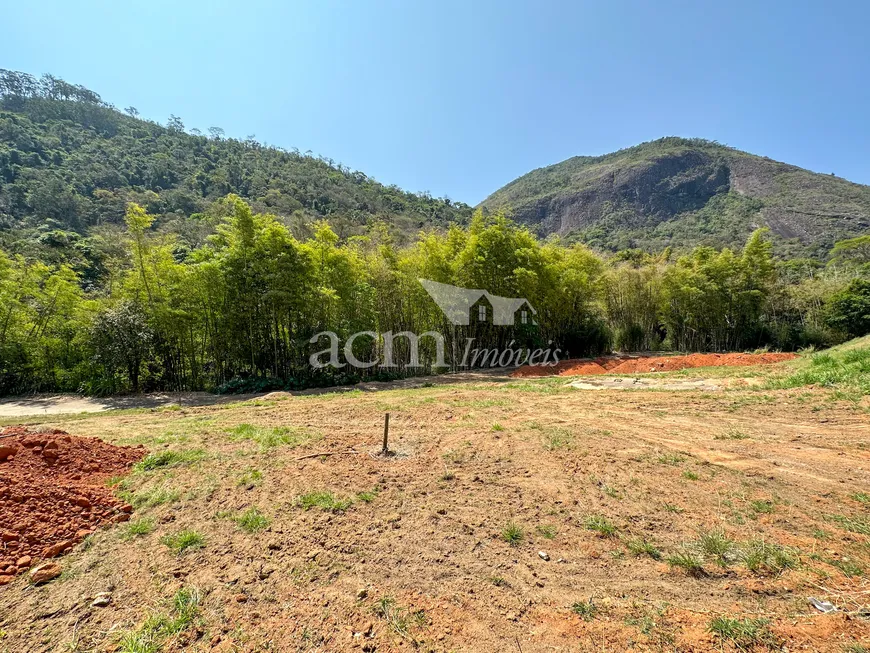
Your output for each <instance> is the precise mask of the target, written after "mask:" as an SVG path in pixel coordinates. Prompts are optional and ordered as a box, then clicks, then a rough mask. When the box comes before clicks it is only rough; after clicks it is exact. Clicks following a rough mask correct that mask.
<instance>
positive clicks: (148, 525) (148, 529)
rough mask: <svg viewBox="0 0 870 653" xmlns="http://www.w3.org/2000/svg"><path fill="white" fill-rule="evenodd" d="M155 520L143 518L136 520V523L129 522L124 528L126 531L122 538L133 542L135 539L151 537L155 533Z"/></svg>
mask: <svg viewBox="0 0 870 653" xmlns="http://www.w3.org/2000/svg"><path fill="white" fill-rule="evenodd" d="M154 528H155V526H154V520H153V519H148V518H143V519H136V520H134V521H130V522H127V524H126V525H125V526H124V531H123V534H122V536H121V537H122V538H123V539H125V540H132V539H133V538H135V537H142V536H143V535H149V534H151V533H153V532H154Z"/></svg>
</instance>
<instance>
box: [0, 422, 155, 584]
mask: <svg viewBox="0 0 870 653" xmlns="http://www.w3.org/2000/svg"><path fill="white" fill-rule="evenodd" d="M145 453H146V452H145V449H144V448H143V447H116V446H114V445H111V444H107V443H106V442H103V441H102V440H100V439H98V438H81V437H75V436H72V435H68V434H67V433H65V432H63V431H55V430H51V431H46V432H39V433H31V432H29V431H28V430H27V429H26V428H24V427H18V426H16V427H11V428H7V429H5V430H0V585H6V584H8V583H10V582H11V581H12V579H13V577H14V576H15V574H17V573H19V572H22V571H25V570H27V569H28V568H29V567H30V566H31V565H33V564H35V563H36V562H37V561H39V560H42V559H48V558H54V557H56V556H59V555H61V554H63V553H66V552H67V551H69V550H70V549H72V547H73V546H74V545H75V544H76V543H78V542H80V541H81V540H82V539H84V538H85V537H87V536H88V535H90V534H91V533H93V532H94V530H96V529H97V528H98V527H100V526H102V525H105V524H109V523H118V522H123V521H127V520H128V519H129V518H130V512H131V511H132V508H131V507H130V506H129V505H126V504H125V503H124V502H123V501H120V500H119V499H118V498H117V497H115V495H114V494H113V492H112V490H111V489H109V488H108V487H107V485H106V481H107V480H108V479H110V478H111V477H113V476H118V475H120V474H125V473H127V472H128V471H129V469H130V466H131V465H132V464H133V463H134V462H136V461H137V460H140V459H141V458H142V457H143V456H144V455H145Z"/></svg>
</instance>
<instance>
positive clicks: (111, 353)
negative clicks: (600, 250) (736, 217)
mask: <svg viewBox="0 0 870 653" xmlns="http://www.w3.org/2000/svg"><path fill="white" fill-rule="evenodd" d="M198 219H200V220H205V221H207V222H208V224H207V225H206V228H207V229H208V230H209V231H210V232H211V235H210V236H208V237H207V239H206V240H205V243H204V244H203V245H202V246H200V247H198V248H196V249H193V250H190V249H188V248H185V247H182V246H180V243H179V240H178V236H177V235H175V234H172V233H167V232H160V231H158V230H155V229H154V228H153V224H152V223H153V220H154V217H153V216H151V215H149V214H148V213H147V212H146V211H145V210H144V209H143V208H142V207H140V206H139V205H137V204H134V203H131V204H129V205H128V207H127V210H126V239H125V242H124V243H123V247H120V248H119V251H120V252H121V254H120V255H119V260H117V261H114V262H113V265H111V266H109V273H108V274H107V277H106V278H105V279H104V281H103V283H102V284H101V285H100V286H99V287H96V288H94V287H89V289H88V291H85V289H84V286H83V284H82V282H81V281H82V280H81V279H80V278H79V277H78V275H77V273H76V272H75V271H74V270H73V269H72V268H71V267H69V266H67V265H58V266H50V265H47V264H45V263H43V262H36V261H29V260H25V259H24V258H22V257H21V256H12V255H9V254H6V253H3V252H2V251H0V392H2V393H5V394H8V393H16V392H24V391H37V390H38V391H48V390H62V391H82V392H87V393H97V394H103V393H113V392H121V391H138V390H156V389H166V390H185V389H215V388H223V389H225V390H226V389H234V388H235V389H239V388H252V387H305V386H307V385H329V384H335V383H343V382H349V381H353V380H355V378H357V375H358V374H370V375H380V376H381V377H383V376H390V375H400V374H405V373H411V372H419V371H420V370H408V369H404V367H403V363H402V360H401V357H400V360H397V361H396V365H395V367H394V368H390V369H385V368H383V367H377V368H373V369H371V370H367V371H364V372H360V371H356V370H354V373H353V374H351V373H349V372H348V371H347V370H346V369H332V368H330V369H328V370H325V371H320V372H315V371H313V370H312V369H311V368H310V366H309V365H308V360H309V356H310V354H311V352H312V350H313V349H317V347H315V346H314V345H312V344H311V342H310V340H311V338H312V336H314V335H315V334H317V333H319V332H321V331H332V332H334V333H336V334H337V335H338V336H339V338H342V339H344V338H347V337H349V336H350V335H351V334H354V333H357V332H360V331H371V332H375V333H377V334H381V333H384V332H390V331H391V332H400V331H412V332H414V333H418V334H419V333H423V332H426V331H430V330H435V331H438V332H440V333H443V334H444V335H445V337H446V338H447V340H448V344H449V346H450V347H454V348H455V347H456V346H457V345H458V344H459V345H461V343H462V342H464V341H465V339H466V338H467V337H469V336H470V335H473V336H474V337H477V338H481V339H483V340H486V341H489V342H493V341H498V344H501V345H502V346H506V345H507V344H508V341H510V342H511V343H517V344H520V345H524V346H558V347H559V348H561V350H562V352H563V357H564V356H566V355H570V356H572V357H579V356H586V355H592V354H598V353H601V352H603V351H606V350H609V349H610V348H612V347H615V348H618V349H622V350H652V349H666V350H680V351H690V350H691V351H722V350H744V349H754V348H758V347H772V348H778V349H795V348H799V347H805V346H811V345H826V344H831V343H833V342H835V341H838V340H842V339H844V338H846V337H848V336H850V335H860V334H859V333H855V332H854V331H856V330H861V329H864V328H865V327H866V325H864V323H862V322H861V321H860V319H859V320H858V322H857V323H855V322H854V321H853V322H849V321H848V312H849V310H852V312H855V310H857V311H858V312H859V313H861V311H862V310H863V309H862V308H861V305H860V302H861V301H866V297H867V296H868V295H870V293H868V292H867V288H866V286H867V284H866V282H865V281H863V280H862V279H861V269H862V268H861V266H860V265H855V264H854V261H852V262H851V264H848V265H847V264H840V265H829V266H827V267H826V268H823V267H821V266H820V265H818V264H811V262H800V261H797V262H795V261H792V262H788V263H780V264H777V263H776V262H775V260H774V259H773V256H772V253H771V245H770V244H769V242H768V241H767V239H766V236H765V233H764V231H763V230H759V231H757V232H755V233H754V234H753V235H752V236H751V238H750V239H749V240H748V242H747V243H746V245H745V247H744V248H743V250H742V251H741V252H732V251H730V250H728V249H723V250H714V249H711V248H709V247H698V248H696V249H694V250H693V251H691V252H689V253H687V254H685V255H683V256H679V257H674V256H673V255H672V254H671V253H670V252H669V251H665V252H663V253H661V254H659V255H656V256H652V255H649V254H645V253H642V252H640V251H635V250H630V251H625V252H620V253H618V254H617V255H614V256H611V257H609V258H603V257H602V256H601V255H598V254H596V253H594V252H593V251H591V250H589V249H587V248H586V247H584V246H582V245H565V244H563V243H561V242H560V241H559V240H558V239H556V238H550V239H547V240H545V241H541V240H538V239H537V238H535V237H534V236H533V235H532V234H531V233H530V232H529V231H528V230H527V229H525V228H523V227H520V226H518V225H516V224H514V223H512V222H511V221H510V220H509V219H507V218H505V217H504V216H501V215H495V216H484V215H483V214H482V213H481V212H479V211H478V212H477V213H475V215H474V217H473V218H472V220H471V222H470V224H469V226H468V227H467V228H463V227H459V226H453V227H450V228H448V229H446V230H445V229H442V230H432V231H428V232H421V233H420V235H419V237H418V238H417V240H416V241H415V242H413V243H412V244H410V245H408V246H403V247H399V246H397V245H395V244H394V243H393V242H392V239H391V236H390V232H389V230H388V229H387V227H386V226H385V225H383V224H380V223H374V224H373V225H371V226H370V227H369V228H368V229H367V232H366V233H365V234H364V235H361V236H352V237H349V238H346V239H344V240H340V239H339V237H338V236H337V235H336V233H335V231H333V229H332V228H331V227H330V225H329V224H328V223H326V222H318V223H316V224H314V225H313V227H312V230H311V231H312V234H313V235H312V236H311V237H309V238H308V239H306V240H304V241H300V240H297V239H296V238H294V237H293V236H292V235H291V232H290V230H289V229H288V228H287V226H285V225H284V224H283V223H282V222H281V220H280V219H278V218H277V217H275V216H273V215H268V214H254V213H253V212H252V209H251V207H250V206H249V205H248V204H247V203H246V202H245V201H243V200H242V199H241V198H239V197H238V196H235V195H229V196H227V197H225V198H224V199H222V200H219V201H218V202H216V203H215V204H214V206H213V207H212V209H211V210H210V211H209V213H208V214H207V215H203V216H200V217H199V218H198ZM859 240H860V239H859ZM857 245H861V243H858V244H857ZM864 245H866V243H864ZM838 247H840V250H842V251H846V252H852V253H854V252H859V253H861V251H862V250H861V249H860V248H859V247H857V246H855V245H854V244H853V245H849V244H848V243H847V244H846V245H845V246H838ZM838 260H841V261H842V260H844V259H843V257H841V258H840V259H838ZM420 278H426V279H431V280H434V281H439V282H442V283H450V284H453V285H457V286H461V287H465V288H483V289H486V290H488V291H490V292H491V293H493V294H498V295H502V296H508V297H525V298H527V299H528V300H529V302H530V303H531V304H532V305H533V306H534V307H535V309H536V310H537V315H536V321H537V324H536V325H535V326H522V327H490V328H489V331H487V332H485V333H484V332H480V331H476V332H475V333H473V334H469V333H467V332H463V333H457V332H456V328H455V327H452V326H451V325H450V324H448V323H447V321H446V319H445V317H444V315H443V314H442V313H441V312H440V310H439V309H438V307H437V306H436V305H435V304H434V302H433V301H432V300H431V299H430V298H429V296H428V295H427V294H426V292H425V291H424V289H423V288H422V287H421V285H420V283H419V281H418V279H420ZM861 284H864V285H863V286H861ZM862 288H863V291H862ZM862 292H863V294H862ZM850 293H851V294H850ZM856 297H857V299H856ZM856 301H857V302H858V308H857V309H856V308H855V302H856ZM838 306H839V307H840V308H839V309H838V310H839V312H838V310H835V309H836V307H838ZM844 315H845V317H844ZM859 317H860V316H859ZM844 320H845V321H844ZM357 342H358V346H359V347H360V348H361V349H360V352H359V353H360V356H366V355H369V356H372V355H376V353H377V352H376V350H377V349H378V347H379V346H380V345H379V342H378V341H377V338H369V339H368V340H359V341H357ZM430 349H431V348H430ZM430 349H427V350H426V351H425V352H424V354H423V359H424V360H425V361H427V365H426V367H425V369H424V370H422V371H426V372H428V371H431V367H430V365H431V362H432V360H433V356H432V351H430Z"/></svg>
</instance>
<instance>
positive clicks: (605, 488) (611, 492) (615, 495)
mask: <svg viewBox="0 0 870 653" xmlns="http://www.w3.org/2000/svg"><path fill="white" fill-rule="evenodd" d="M601 491H602V492H604V494H606V495H607V496H609V497H610V498H611V499H622V495H621V494H620V493H619V490H617V489H616V488H615V487H611V486H609V485H606V484H605V485H602V486H601Z"/></svg>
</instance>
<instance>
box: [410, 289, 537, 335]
mask: <svg viewBox="0 0 870 653" xmlns="http://www.w3.org/2000/svg"><path fill="white" fill-rule="evenodd" d="M418 281H419V282H420V284H421V285H422V286H423V288H425V289H426V292H427V293H429V296H430V297H431V298H432V299H433V300H434V301H435V303H436V304H438V308H440V309H441V311H442V312H443V313H444V316H445V317H446V318H447V319H448V320H450V322H451V323H453V324H455V325H457V326H467V325H469V324H471V322H472V319H471V309H472V308H473V307H474V306H475V305H478V306H480V307H483V306H484V304H483V303H480V300H481V299H485V300H486V301H487V302H488V303H489V306H490V307H491V310H492V323H493V324H495V325H499V326H513V325H515V324H516V323H517V313H518V312H521V310H523V309H525V308H528V311H530V313H531V314H530V315H528V316H526V315H525V314H523V315H522V316H521V319H522V320H524V319H526V317H528V320H529V321H528V322H526V323H527V324H537V322H535V320H534V318H533V316H534V315H537V314H538V312H537V311H536V310H535V308H534V306H532V305H531V303H529V300H527V299H525V298H524V297H500V296H498V295H493V294H492V293H490V292H489V291H487V290H481V289H479V288H460V287H459V286H452V285H450V284H448V283H440V282H438V281H431V280H429V279H418ZM486 315H487V316H488V315H489V312H487V313H486ZM480 317H481V318H483V317H484V313H482V312H481V313H480ZM475 321H478V320H475ZM479 321H483V319H481V320H479ZM520 323H521V324H522V323H523V322H522V321H521V322H520Z"/></svg>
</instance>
